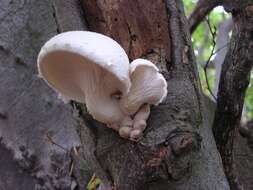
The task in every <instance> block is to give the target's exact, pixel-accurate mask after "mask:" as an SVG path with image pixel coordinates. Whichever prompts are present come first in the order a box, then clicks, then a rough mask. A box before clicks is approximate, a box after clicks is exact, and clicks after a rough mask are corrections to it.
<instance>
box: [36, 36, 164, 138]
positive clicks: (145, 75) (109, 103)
mask: <svg viewBox="0 0 253 190" xmlns="http://www.w3.org/2000/svg"><path fill="white" fill-rule="evenodd" d="M38 70H39V76H40V77H42V78H43V79H44V80H45V81H46V82H47V83H48V85H49V86H50V87H52V88H53V89H54V90H55V91H56V92H57V93H58V94H59V96H60V97H61V98H62V99H63V100H64V101H68V100H74V101H77V102H80V103H85V104H86V106H87V110H88V111H89V113H90V114H91V115H92V117H93V118H94V119H95V120H97V121H99V122H102V123H104V124H106V125H107V126H108V127H110V128H112V129H114V130H116V131H118V132H119V134H120V136H121V137H123V138H127V139H130V140H134V141H135V140H137V139H139V138H140V137H141V135H142V132H143V130H144V129H145V128H146V125H147V124H146V120H147V119H148V116H149V113H150V105H151V104H153V105H158V104H159V103H160V102H162V100H163V99H164V98H165V97H166V95H167V83H166V80H165V79H164V77H163V75H162V74H160V73H159V71H158V68H157V67H156V66H155V65H154V64H153V63H151V62H150V61H148V60H145V59H136V60H134V61H133V62H131V63H129V59H128V56H127V54H126V53H125V51H124V49H123V48H122V47H121V46H120V45H119V44H118V43H117V42H116V41H114V40H113V39H111V38H109V37H107V36H105V35H102V34H98V33H95V32H87V31H71V32H65V33H61V34H59V35H56V36H55V37H53V38H51V39H50V40H49V41H48V42H46V44H45V45H44V46H43V47H42V49H41V51H40V53H39V56H38Z"/></svg>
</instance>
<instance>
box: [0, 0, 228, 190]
mask: <svg viewBox="0 0 253 190" xmlns="http://www.w3.org/2000/svg"><path fill="white" fill-rule="evenodd" d="M0 4H1V7H0V9H1V11H0V25H1V27H0V34H1V37H0V47H1V48H0V73H1V75H0V84H1V85H0V91H1V94H0V99H1V101H0V136H1V137H2V144H1V146H0V151H1V148H2V147H3V150H4V152H5V153H6V154H7V156H8V155H10V154H9V153H8V152H9V151H10V152H12V153H13V154H12V157H13V159H12V161H13V162H15V163H17V167H18V168H21V169H24V173H25V174H24V175H23V176H22V177H24V178H27V180H29V181H30V185H31V186H32V188H33V189H71V185H73V183H74V182H76V183H78V187H77V189H78V188H79V189H81V188H84V187H85V182H87V181H86V180H88V179H89V177H88V176H89V174H90V170H91V171H92V172H95V173H96V174H97V175H98V176H99V177H100V178H101V179H102V180H103V182H104V186H111V185H112V184H114V183H115V185H116V186H117V187H118V189H120V190H124V189H126V190H135V189H136V190H137V189H148V190H155V189H159V190H163V189H168V188H169V189H174V190H185V189H189V190H196V189H217V190H220V189H224V190H227V189H229V187H228V184H227V181H226V178H225V176H224V173H223V171H222V167H221V161H220V159H219V156H218V153H217V149H216V147H215V143H214V139H213V137H212V135H211V128H210V125H211V122H212V118H211V117H209V116H211V115H212V112H211V111H210V110H209V109H208V108H209V106H210V105H209V104H208V101H206V100H205V99H204V98H203V96H202V94H201V92H200V91H199V89H200V88H199V84H198V77H197V73H196V68H195V67H194V64H195V58H194V55H193V53H192V48H191V45H190V34H189V33H188V32H187V29H186V19H185V17H184V16H183V11H182V4H181V3H178V2H177V1H175V0H171V1H167V2H166V4H165V1H160V0H159V1H155V3H154V1H152V4H151V1H142V0H138V1H126V0H124V1H109V0H107V1H106V3H104V1H102V0H99V1H82V5H83V9H84V12H85V14H84V15H85V20H86V22H87V25H88V29H89V30H93V31H98V32H102V33H105V34H107V35H109V36H112V37H113V38H114V39H116V40H117V41H118V42H119V43H121V45H122V46H123V47H124V48H125V50H126V51H127V52H128V53H129V56H130V58H131V59H134V58H136V57H146V58H148V59H150V60H152V61H153V62H154V63H156V64H157V65H158V66H159V67H160V69H161V70H162V73H163V74H164V76H165V77H166V80H167V82H168V91H169V93H168V96H167V98H166V100H165V102H163V103H162V104H161V105H160V106H158V107H152V109H151V116H150V118H149V120H148V128H147V130H146V131H145V135H144V137H143V138H142V139H141V141H140V142H139V143H133V142H130V141H127V140H124V139H121V138H120V137H119V136H118V134H116V133H115V132H114V131H112V130H111V129H108V128H106V127H105V126H103V125H102V124H100V123H98V122H96V121H94V120H92V118H91V117H90V115H88V114H87V112H86V110H85V106H83V105H79V104H76V103H72V107H73V110H74V117H73V115H72V110H71V108H70V106H69V105H64V104H63V103H61V102H60V101H59V100H57V99H56V94H55V93H53V92H52V91H51V90H50V89H49V88H48V87H47V86H46V84H44V82H43V81H41V80H40V79H38V78H37V71H36V64H35V63H36V57H37V53H38V51H39V49H40V47H41V46H42V44H43V43H44V42H45V41H47V40H48V39H49V38H50V37H51V36H53V35H55V34H57V32H62V31H67V30H73V29H75V30H77V29H78V30H85V29H86V27H85V22H84V19H83V18H82V15H83V13H82V10H81V9H80V7H79V2H78V1H70V0H69V1H64V2H62V1H57V0H55V1H53V2H51V1H49V0H45V1H35V0H29V1H17V0H16V1H11V0H9V1H6V0H0ZM2 5H3V6H2ZM150 6H151V7H152V9H151V8H150ZM89 14H90V16H89ZM92 15H93V16H92ZM76 17H78V18H77V19H76V20H75V21H73V19H72V18H76ZM114 18H117V19H116V20H115V19H114ZM93 19H94V20H93ZM113 19H114V20H113ZM142 19H143V20H142ZM142 21H143V22H142ZM143 23H144V24H143ZM168 23H169V25H168ZM170 31H171V32H170ZM2 34H3V35H2ZM129 47H131V49H129ZM2 92H4V93H2ZM2 100H4V101H2ZM45 132H49V134H50V136H51V137H52V138H53V139H54V141H55V142H57V143H58V144H60V145H62V146H64V148H67V149H68V150H70V149H71V148H72V147H73V146H79V145H80V144H81V147H80V148H78V150H77V153H78V155H79V156H78V157H75V155H73V151H71V153H72V158H73V159H71V157H70V154H68V153H66V152H65V151H63V150H62V149H59V147H57V146H53V145H51V144H50V143H48V142H47V141H46V140H45ZM76 132H77V133H76ZM200 137H201V138H202V141H200ZM79 139H80V140H79ZM115 145H117V146H115ZM6 147H8V149H6ZM72 150H73V149H72ZM81 157H82V158H81ZM72 163H74V170H73V175H72V177H70V176H69V168H70V167H71V165H72ZM87 165H88V166H89V167H88V168H87ZM81 170H82V171H85V172H84V173H85V174H84V175H80V174H81V172H80V171H81ZM10 171H12V170H11V169H10ZM86 173H87V175H86ZM0 176H1V178H0V182H1V180H2V179H3V178H2V176H5V172H4V171H3V169H2V167H1V168H0ZM20 177H21V176H20ZM15 178H16V177H15V175H14V177H12V178H11V180H12V181H14V180H15ZM73 178H74V179H73ZM17 181H18V180H17ZM24 183H25V181H24ZM0 184H1V183H0ZM17 185H19V184H17ZM16 187H17V188H14V187H13V189H20V187H18V186H16ZM29 188H30V187H27V186H26V185H25V186H24V187H23V189H29ZM21 190H22V189H21Z"/></svg>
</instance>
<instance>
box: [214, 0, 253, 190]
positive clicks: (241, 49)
mask: <svg viewBox="0 0 253 190" xmlns="http://www.w3.org/2000/svg"><path fill="white" fill-rule="evenodd" d="M240 2H241V1H240ZM240 2H236V1H235V2H234V3H231V4H230V6H234V7H238V5H237V4H238V3H240ZM225 8H226V7H225ZM231 10H233V20H234V29H233V36H232V39H231V42H230V47H229V51H228V53H227V55H226V57H225V60H224V63H223V66H222V71H221V78H220V84H219V91H218V99H217V108H216V112H215V119H214V123H213V132H214V136H215V139H216V143H217V147H218V149H219V151H220V154H221V157H222V161H223V166H224V170H225V173H226V175H227V178H228V180H229V183H230V186H231V189H241V186H240V184H239V183H238V181H237V177H236V175H235V174H234V170H233V140H234V136H235V132H236V129H237V127H238V126H239V124H240V119H241V114H242V108H243V102H244V97H245V91H246V89H247V87H248V84H249V79H250V70H251V69H252V66H253V56H252V55H253V37H252V32H253V6H247V7H241V8H240V9H233V8H232V9H231ZM235 10H236V11H235Z"/></svg>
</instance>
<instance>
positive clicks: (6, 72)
mask: <svg viewBox="0 0 253 190" xmlns="http://www.w3.org/2000/svg"><path fill="white" fill-rule="evenodd" d="M0 4H1V7H0V26H1V27H0V112H1V117H0V138H1V139H2V140H1V144H0V151H1V153H0V155H1V166H0V189H4V190H10V189H19V190H28V189H37V190H39V189H50V190H51V189H52V190H55V189H61V190H63V189H70V186H71V184H72V183H73V179H72V177H70V176H69V165H70V163H71V157H70V156H69V154H68V153H66V152H65V151H63V150H62V149H60V148H59V147H57V146H54V145H52V144H50V142H49V141H48V140H47V138H46V134H49V135H50V136H51V137H52V138H53V139H54V141H55V142H57V143H58V144H61V145H63V146H64V147H65V148H66V149H70V148H71V147H72V146H77V145H79V144H80V141H79V138H78V135H77V133H76V131H75V129H74V128H73V126H76V125H77V122H76V121H75V120H74V119H73V117H72V110H71V106H69V105H64V104H62V102H61V101H59V100H57V97H56V94H55V93H54V92H53V91H52V90H51V89H50V88H49V87H47V85H46V84H45V83H44V82H43V81H42V80H41V79H39V78H38V77H37V66H36V59H37V54H38V52H39V50H40V48H41V46H42V45H43V43H44V42H45V41H46V40H48V39H49V38H50V37H52V36H53V35H55V34H56V33H57V25H56V22H55V19H54V17H53V14H54V10H53V5H52V3H51V1H48V0H45V1H36V0H29V1H19V0H0ZM66 134H68V135H66ZM5 162H7V163H6V164H5Z"/></svg>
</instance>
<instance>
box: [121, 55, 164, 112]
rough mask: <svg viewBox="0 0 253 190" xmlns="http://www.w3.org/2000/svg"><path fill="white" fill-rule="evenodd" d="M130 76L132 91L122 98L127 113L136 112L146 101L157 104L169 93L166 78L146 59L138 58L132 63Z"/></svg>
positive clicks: (122, 106) (123, 107) (122, 107)
mask: <svg viewBox="0 0 253 190" xmlns="http://www.w3.org/2000/svg"><path fill="white" fill-rule="evenodd" d="M130 78H131V82H132V85H131V88H130V91H129V93H128V94H127V95H125V96H123V97H122V99H121V100H120V104H121V109H122V110H123V111H124V112H125V113H127V114H130V115H132V114H134V113H136V112H137V111H138V110H139V108H140V107H141V106H142V105H143V104H145V103H147V104H154V105H157V104H159V103H160V102H162V101H163V99H164V98H165V97H166V95H167V82H166V80H165V78H164V77H163V75H162V74H160V73H159V71H158V68H157V67H156V66H155V65H154V64H153V63H152V62H150V61H148V60H146V59H136V60H134V61H133V62H132V63H131V64H130Z"/></svg>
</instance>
